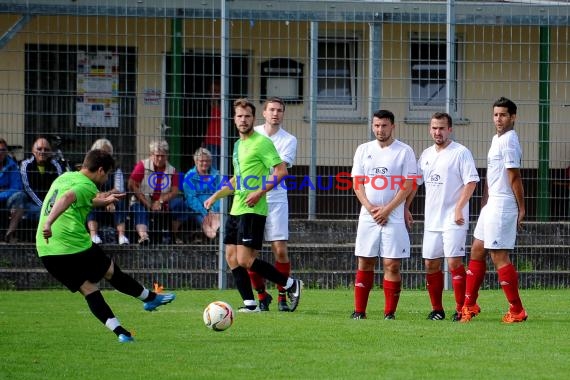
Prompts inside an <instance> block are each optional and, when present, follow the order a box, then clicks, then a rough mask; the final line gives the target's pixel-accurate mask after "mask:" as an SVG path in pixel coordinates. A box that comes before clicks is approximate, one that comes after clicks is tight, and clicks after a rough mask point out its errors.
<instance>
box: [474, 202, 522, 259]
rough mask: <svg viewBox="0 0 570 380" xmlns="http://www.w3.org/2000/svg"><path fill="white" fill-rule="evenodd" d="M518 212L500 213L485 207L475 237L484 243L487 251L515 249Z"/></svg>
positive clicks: (476, 227)
mask: <svg viewBox="0 0 570 380" xmlns="http://www.w3.org/2000/svg"><path fill="white" fill-rule="evenodd" d="M518 216H519V214H518V211H505V210H500V211H498V210H497V209H496V208H494V207H487V206H485V207H483V208H482V209H481V214H480V215H479V219H478V220H477V225H476V226H475V231H473V237H474V238H475V239H479V240H482V241H483V242H484V244H483V245H484V246H485V249H514V248H515V241H516V239H517V218H518Z"/></svg>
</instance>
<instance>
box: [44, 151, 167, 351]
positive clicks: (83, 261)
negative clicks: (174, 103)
mask: <svg viewBox="0 0 570 380" xmlns="http://www.w3.org/2000/svg"><path fill="white" fill-rule="evenodd" d="M113 167H114V160H113V158H112V157H111V155H109V153H107V152H105V151H102V150H92V151H90V152H89V153H87V155H86V156H85V159H84V161H83V165H82V168H81V170H80V171H79V172H70V173H65V174H63V175H61V176H59V177H58V178H57V179H56V180H55V181H54V182H53V183H52V185H51V187H50V189H49V191H48V193H47V195H46V198H45V200H44V202H43V206H42V210H41V213H40V220H39V224H38V230H37V232H36V249H37V251H38V256H39V257H40V259H41V261H42V263H43V265H44V266H45V267H46V269H47V271H48V272H49V273H50V274H51V275H53V276H54V277H55V278H56V279H57V280H58V281H60V282H61V283H62V284H64V285H65V286H66V287H67V288H68V289H69V290H70V291H71V292H73V293H75V292H77V291H79V292H80V293H81V294H82V295H83V296H84V297H85V300H86V302H87V304H88V306H89V309H90V310H91V312H92V313H93V315H95V317H97V319H99V320H100V321H101V322H102V323H103V324H104V325H105V326H106V327H107V328H109V329H110V330H111V331H113V332H114V333H115V334H116V335H117V337H118V339H119V342H122V343H126V342H132V341H133V338H132V337H131V334H130V332H129V331H127V330H126V329H125V328H124V327H122V326H121V323H120V322H119V320H118V319H117V318H116V317H115V315H114V314H113V311H112V310H111V308H110V307H109V305H108V304H107V303H106V302H105V299H104V298H103V295H102V294H101V292H100V291H99V288H98V286H97V283H98V282H99V281H100V280H102V279H103V278H105V280H107V281H109V283H110V284H111V285H113V287H115V289H117V290H118V291H120V292H122V293H125V294H128V295H130V296H132V297H136V298H138V299H140V300H142V301H143V302H144V303H145V304H144V309H145V310H147V311H153V310H155V309H156V308H157V307H159V306H161V305H164V304H167V303H169V302H171V301H172V300H174V298H175V296H174V294H169V293H165V294H157V293H154V292H151V291H149V290H148V289H146V288H144V287H143V286H142V285H141V284H139V283H138V282H137V281H136V280H134V279H133V278H132V277H130V276H128V275H127V274H125V273H124V272H122V271H121V269H120V268H119V267H118V266H117V265H116V264H115V262H114V260H113V259H112V258H111V257H110V256H108V255H106V254H105V252H103V250H102V249H101V248H100V247H99V245H97V244H94V243H93V242H92V241H91V237H90V236H89V233H88V232H87V229H86V227H85V225H86V219H87V215H88V214H89V212H90V211H91V209H92V208H93V207H105V206H107V205H109V204H111V203H115V202H117V201H119V200H120V199H122V198H124V197H125V194H124V193H117V192H114V191H111V192H107V193H98V191H97V185H102V184H104V183H105V182H106V181H107V178H108V176H109V172H110V171H111V170H112V169H113Z"/></svg>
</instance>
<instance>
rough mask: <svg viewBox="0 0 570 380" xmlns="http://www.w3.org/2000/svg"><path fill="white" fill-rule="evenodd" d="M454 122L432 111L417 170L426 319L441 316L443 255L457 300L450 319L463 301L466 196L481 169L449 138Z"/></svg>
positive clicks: (458, 316) (458, 314)
mask: <svg viewBox="0 0 570 380" xmlns="http://www.w3.org/2000/svg"><path fill="white" fill-rule="evenodd" d="M452 128H453V120H452V119H451V116H450V115H449V114H447V113H445V112H436V113H435V114H433V116H432V117H431V121H430V127H429V133H430V136H431V138H432V139H433V141H434V144H433V145H432V146H430V147H429V148H427V149H426V150H424V151H423V152H422V155H421V156H420V159H419V160H418V173H419V174H420V175H421V176H422V177H421V178H420V182H423V183H424V185H425V192H426V193H425V211H424V235H423V238H424V239H423V245H422V256H423V258H424V263H425V268H426V286H427V290H428V294H429V297H430V301H431V306H432V311H431V312H430V313H429V315H428V317H427V319H430V320H433V321H438V320H443V319H445V311H444V308H443V299H442V298H443V288H444V275H443V272H442V263H443V258H444V257H445V258H446V260H447V265H448V269H449V272H450V273H451V284H452V287H453V293H454V296H455V304H456V306H455V313H454V314H453V317H452V321H454V322H457V321H459V320H460V319H461V308H462V307H463V303H464V301H465V277H466V275H465V266H464V264H463V258H464V257H465V240H466V238H467V230H468V229H469V199H471V196H472V195H473V191H474V190H475V187H476V186H477V183H478V182H479V174H478V173H477V168H476V166H475V162H474V160H473V155H472V154H471V152H470V151H469V149H467V148H466V147H465V146H463V145H461V144H459V143H457V142H455V141H453V140H452V139H451V133H452Z"/></svg>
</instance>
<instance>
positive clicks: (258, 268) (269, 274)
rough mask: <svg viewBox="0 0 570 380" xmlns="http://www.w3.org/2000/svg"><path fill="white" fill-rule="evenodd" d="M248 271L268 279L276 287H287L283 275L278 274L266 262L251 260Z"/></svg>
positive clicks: (275, 269) (285, 278)
mask: <svg viewBox="0 0 570 380" xmlns="http://www.w3.org/2000/svg"><path fill="white" fill-rule="evenodd" d="M250 269H251V270H252V271H254V272H255V273H259V274H260V275H261V276H263V277H264V278H266V279H268V280H269V281H272V282H274V283H276V284H277V285H281V286H286V285H287V277H285V275H283V273H281V272H279V271H278V270H277V268H275V267H274V266H273V265H271V264H269V263H268V262H267V261H263V260H260V259H255V260H253V264H251V268H250Z"/></svg>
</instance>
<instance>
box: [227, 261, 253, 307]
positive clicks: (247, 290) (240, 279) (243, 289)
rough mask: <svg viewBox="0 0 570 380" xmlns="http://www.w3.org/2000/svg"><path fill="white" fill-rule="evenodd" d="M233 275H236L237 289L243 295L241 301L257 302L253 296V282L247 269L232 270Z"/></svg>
mask: <svg viewBox="0 0 570 380" xmlns="http://www.w3.org/2000/svg"><path fill="white" fill-rule="evenodd" d="M232 274H233V275H234V281H235V283H236V288H237V289H238V292H239V294H240V295H241V299H242V300H244V301H248V300H255V298H254V296H253V289H251V281H250V280H249V274H248V273H247V269H245V268H244V267H237V268H235V269H232Z"/></svg>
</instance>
